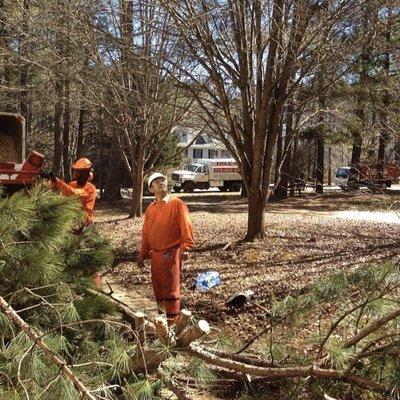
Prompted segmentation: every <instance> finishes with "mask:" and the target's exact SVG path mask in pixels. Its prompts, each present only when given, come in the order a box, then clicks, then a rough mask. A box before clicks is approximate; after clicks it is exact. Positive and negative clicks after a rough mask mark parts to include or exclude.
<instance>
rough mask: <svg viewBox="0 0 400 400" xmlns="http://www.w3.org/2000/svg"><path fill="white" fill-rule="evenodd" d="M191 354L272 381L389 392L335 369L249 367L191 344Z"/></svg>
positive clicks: (368, 381) (211, 362) (368, 380)
mask: <svg viewBox="0 0 400 400" xmlns="http://www.w3.org/2000/svg"><path fill="white" fill-rule="evenodd" d="M189 352H190V354H192V355H194V356H196V357H198V358H200V359H202V360H204V361H206V362H207V363H209V364H212V365H216V366H218V367H222V368H226V369H230V370H233V371H237V372H241V373H243V374H249V375H254V376H260V377H266V378H270V379H271V380H273V379H280V378H307V377H309V376H313V377H315V378H322V379H333V380H339V381H344V382H348V383H353V384H356V385H357V386H359V387H362V388H364V389H367V390H372V391H376V392H381V393H382V392H383V393H386V392H388V391H389V389H388V388H387V387H386V386H385V385H382V384H380V383H378V382H375V381H372V380H370V379H368V378H364V377H361V376H358V375H355V374H350V373H343V372H342V371H337V370H334V369H323V368H317V367H314V366H313V365H311V366H307V367H287V368H283V367H282V368H271V367H258V366H256V365H249V364H246V363H242V362H238V361H234V360H231V359H228V358H221V357H218V356H216V355H215V354H213V353H211V352H210V351H207V350H206V349H204V348H202V347H200V346H198V345H197V346H196V345H195V344H191V345H190V346H189Z"/></svg>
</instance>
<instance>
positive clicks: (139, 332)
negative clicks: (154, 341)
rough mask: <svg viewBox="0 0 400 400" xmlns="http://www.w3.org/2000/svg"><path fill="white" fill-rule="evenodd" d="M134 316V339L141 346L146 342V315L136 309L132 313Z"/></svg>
mask: <svg viewBox="0 0 400 400" xmlns="http://www.w3.org/2000/svg"><path fill="white" fill-rule="evenodd" d="M134 318H135V332H136V339H137V340H138V342H139V343H140V345H141V346H142V347H143V346H144V345H145V342H146V320H145V318H146V315H145V313H143V312H141V311H136V312H135V313H134Z"/></svg>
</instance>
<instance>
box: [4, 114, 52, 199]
mask: <svg viewBox="0 0 400 400" xmlns="http://www.w3.org/2000/svg"><path fill="white" fill-rule="evenodd" d="M45 165H46V162H45V160H44V156H43V155H42V154H40V153H38V152H36V151H31V152H30V153H29V155H28V157H25V118H24V117H23V116H22V115H20V114H13V113H5V112H0V186H1V187H4V188H5V189H6V190H7V192H15V191H17V190H20V189H23V188H26V187H29V186H30V185H32V184H33V183H35V182H36V179H37V178H38V176H39V175H40V173H41V172H42V170H43V168H44V167H45Z"/></svg>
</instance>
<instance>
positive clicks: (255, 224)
mask: <svg viewBox="0 0 400 400" xmlns="http://www.w3.org/2000/svg"><path fill="white" fill-rule="evenodd" d="M248 205H249V212H248V217H247V218H248V219H247V234H246V237H245V240H246V241H248V242H253V241H254V240H256V239H262V238H263V237H264V225H265V208H266V199H265V198H264V196H263V195H262V192H261V191H259V190H254V189H252V190H251V191H250V193H248Z"/></svg>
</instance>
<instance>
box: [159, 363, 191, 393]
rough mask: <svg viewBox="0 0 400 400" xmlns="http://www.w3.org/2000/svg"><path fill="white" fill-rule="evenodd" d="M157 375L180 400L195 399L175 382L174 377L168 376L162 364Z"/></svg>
mask: <svg viewBox="0 0 400 400" xmlns="http://www.w3.org/2000/svg"><path fill="white" fill-rule="evenodd" d="M157 376H158V377H159V378H160V380H161V382H162V383H163V384H164V385H165V386H166V387H167V388H168V389H169V390H170V391H171V392H172V393H173V394H174V395H175V396H176V397H177V398H178V399H179V400H193V399H192V397H190V396H189V395H188V394H187V393H186V390H185V389H184V388H182V386H181V385H179V384H178V383H177V382H175V381H174V380H173V379H172V378H170V377H169V376H167V375H166V374H165V373H164V371H163V370H162V368H161V366H160V367H159V368H158V370H157Z"/></svg>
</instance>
